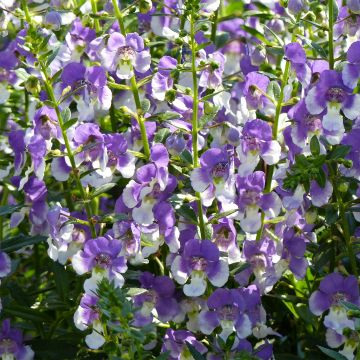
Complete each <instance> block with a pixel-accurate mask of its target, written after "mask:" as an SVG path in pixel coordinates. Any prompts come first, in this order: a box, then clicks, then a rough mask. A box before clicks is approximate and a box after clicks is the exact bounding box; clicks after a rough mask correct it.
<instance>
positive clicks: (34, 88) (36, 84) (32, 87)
mask: <svg viewBox="0 0 360 360" xmlns="http://www.w3.org/2000/svg"><path fill="white" fill-rule="evenodd" d="M25 89H26V90H27V91H28V92H29V93H30V94H33V95H37V94H39V92H40V91H41V86H40V81H39V79H38V78H37V77H35V76H29V77H28V79H27V80H26V81H25Z"/></svg>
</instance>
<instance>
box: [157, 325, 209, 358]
mask: <svg viewBox="0 0 360 360" xmlns="http://www.w3.org/2000/svg"><path fill="white" fill-rule="evenodd" d="M186 343H189V344H191V345H192V346H193V347H194V348H195V349H196V350H197V351H198V352H199V353H200V354H205V353H206V352H207V348H206V347H205V346H204V345H203V344H202V343H201V342H199V341H198V340H196V337H195V336H194V335H193V334H192V333H191V332H190V331H187V330H173V329H167V330H166V334H165V336H164V340H163V346H162V348H161V351H162V352H166V351H169V355H168V356H169V357H168V359H169V360H191V359H193V356H192V355H191V353H190V351H189V348H188V347H187V345H186Z"/></svg>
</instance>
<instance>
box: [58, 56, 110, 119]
mask: <svg viewBox="0 0 360 360" xmlns="http://www.w3.org/2000/svg"><path fill="white" fill-rule="evenodd" d="M61 81H62V83H61V89H62V92H63V94H64V96H66V97H67V102H69V100H70V99H75V100H76V102H77V109H78V114H79V120H80V121H91V120H93V119H94V117H95V114H96V113H97V112H99V111H105V110H109V109H110V106H111V100H112V93H111V90H110V89H109V87H108V86H107V79H106V73H105V70H104V69H103V68H102V67H101V66H91V67H85V65H83V64H82V63H75V62H72V63H69V64H67V65H66V66H65V67H64V70H63V71H62V73H61ZM69 94H71V95H72V96H71V97H69Z"/></svg>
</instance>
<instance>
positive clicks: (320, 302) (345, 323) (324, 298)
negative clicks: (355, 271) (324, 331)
mask: <svg viewBox="0 0 360 360" xmlns="http://www.w3.org/2000/svg"><path fill="white" fill-rule="evenodd" d="M341 301H347V302H350V303H353V304H355V305H358V306H359V305H360V297H359V285H358V281H357V279H356V277H355V276H354V275H350V276H342V275H341V274H339V273H332V274H329V275H326V276H325V277H324V278H323V279H322V280H321V282H320V286H319V290H316V291H315V292H314V293H312V294H311V296H310V299H309V307H310V311H311V312H312V313H313V314H315V315H317V316H320V315H322V314H323V313H324V312H325V311H327V310H329V313H328V314H327V315H326V316H325V318H324V325H325V326H326V327H327V328H330V329H332V330H334V331H335V332H336V333H338V334H339V335H342V334H343V330H344V329H345V328H349V329H352V330H354V329H355V323H354V320H353V319H349V317H348V316H347V312H346V309H345V308H344V306H343V305H342V304H341Z"/></svg>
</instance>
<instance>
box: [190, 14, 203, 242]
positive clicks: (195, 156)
mask: <svg viewBox="0 0 360 360" xmlns="http://www.w3.org/2000/svg"><path fill="white" fill-rule="evenodd" d="M190 37H191V72H192V80H193V113H192V122H191V124H192V130H191V135H192V148H193V166H194V168H197V167H199V151H198V131H199V130H198V109H199V89H198V82H197V72H196V51H197V47H196V41H195V19H194V12H192V14H191V20H190ZM196 196H197V198H198V200H197V204H198V212H199V227H200V235H201V238H202V239H205V223H204V214H203V208H202V203H201V195H200V193H198V192H197V193H196Z"/></svg>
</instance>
